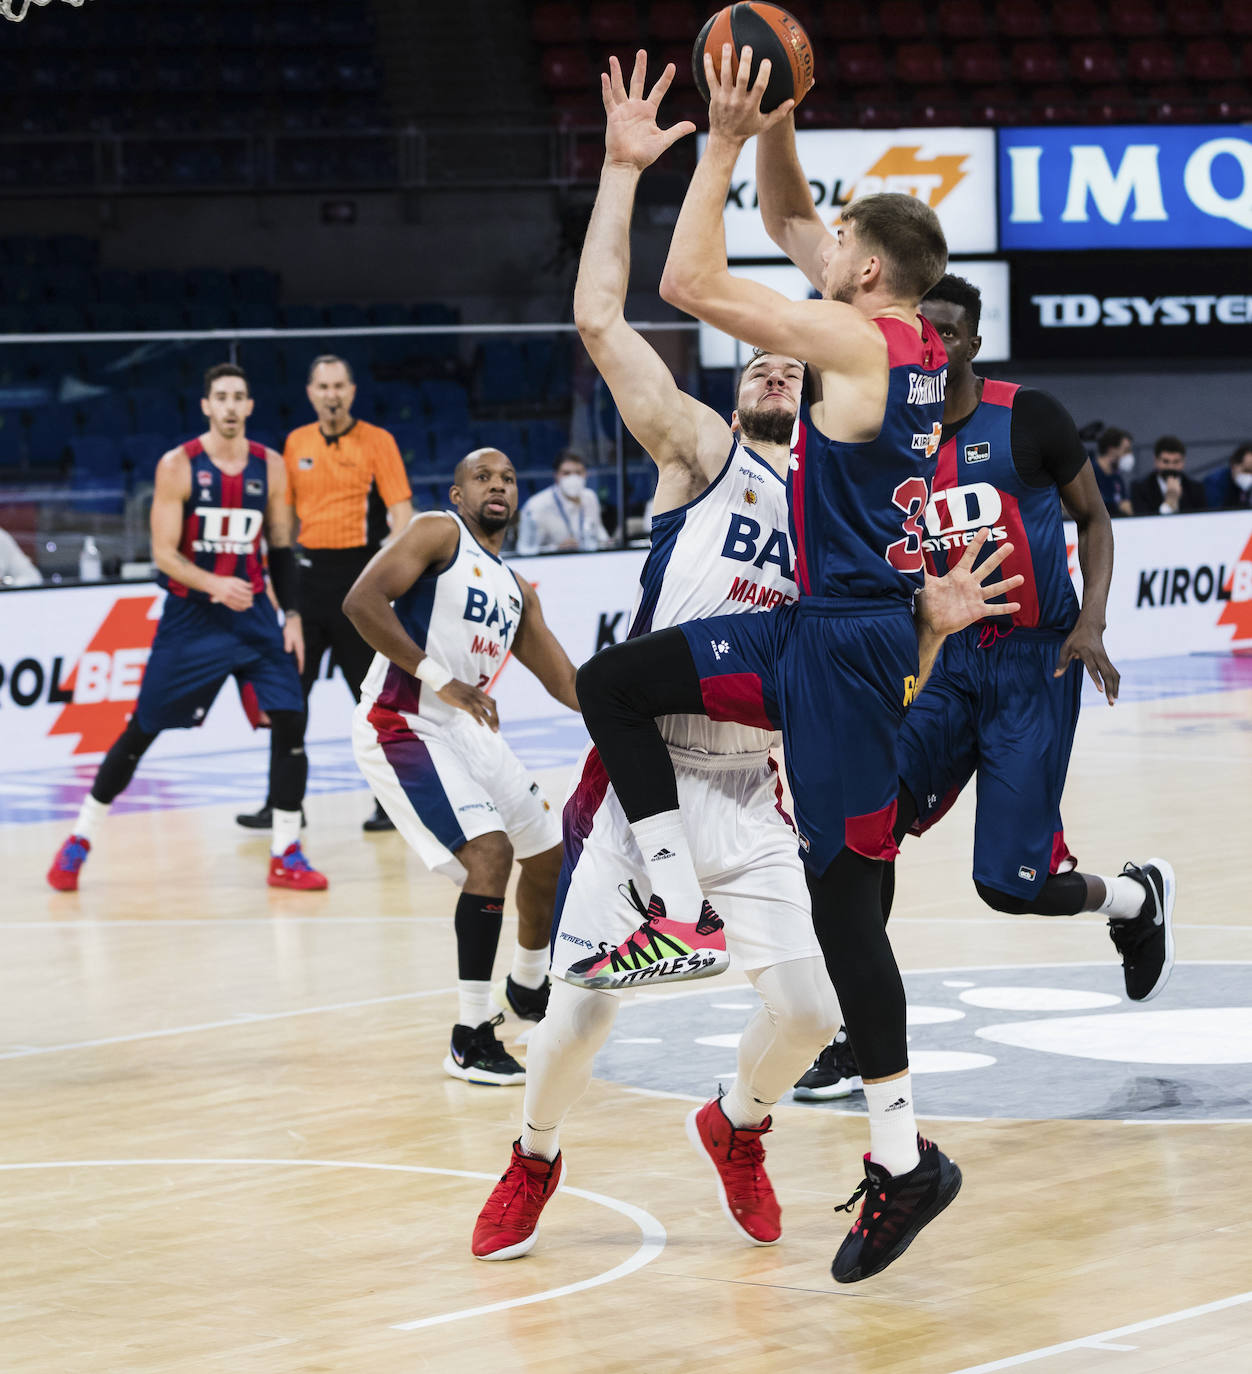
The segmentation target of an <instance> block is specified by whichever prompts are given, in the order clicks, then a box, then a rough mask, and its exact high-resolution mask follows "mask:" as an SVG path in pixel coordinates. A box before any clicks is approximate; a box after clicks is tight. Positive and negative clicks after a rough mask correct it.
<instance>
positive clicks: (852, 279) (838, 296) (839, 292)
mask: <svg viewBox="0 0 1252 1374" xmlns="http://www.w3.org/2000/svg"><path fill="white" fill-rule="evenodd" d="M830 299H831V300H832V301H842V302H843V304H844V305H851V304H852V302H853V301H855V300H856V273H854V272H849V273H848V275H847V276H846V277H844V279H843V280H842V281H841V282H840V283H839V285H838V286H836V287H835V289H834V291H833V292H832V293H831V297H830Z"/></svg>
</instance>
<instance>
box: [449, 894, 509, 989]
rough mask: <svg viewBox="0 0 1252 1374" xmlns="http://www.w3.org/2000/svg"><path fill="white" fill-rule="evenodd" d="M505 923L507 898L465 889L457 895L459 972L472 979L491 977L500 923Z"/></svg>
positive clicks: (474, 981)
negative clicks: (480, 894)
mask: <svg viewBox="0 0 1252 1374" xmlns="http://www.w3.org/2000/svg"><path fill="white" fill-rule="evenodd" d="M503 924H504V898H503V896H500V897H480V896H478V895H477V894H475V893H471V892H462V893H461V895H460V897H458V898H457V904H456V917H455V919H454V926H455V929H456V976H457V977H458V978H460V979H462V980H463V981H465V982H469V983H487V982H490V981H491V967H492V965H493V964H494V963H495V961H496V947H497V946H498V945H499V943H500V927H501V926H502V925H503Z"/></svg>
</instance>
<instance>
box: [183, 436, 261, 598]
mask: <svg viewBox="0 0 1252 1374" xmlns="http://www.w3.org/2000/svg"><path fill="white" fill-rule="evenodd" d="M183 451H184V452H185V453H186V455H187V457H188V458H190V459H191V495H190V496H188V498H187V499H186V501H184V502H183V537H182V539H181V540H180V541H179V545H178V551H179V553H181V554H182V555H183V557H184V558H189V559H190V560H191V561H192V562H193V563H194V564H195V565H196V566H197V567H199V568H203V569H204V570H205V572H211V573H216V574H217V575H218V577H239V578H242V579H243V581H245V582H248V583H251V585H252V590H253V592H254V593H255V594H256V595H258V596H260V595H262V594H263V593H264V591H265V561H264V559H263V558H262V556H261V536H262V533H263V531H264V529H265V503H266V501H267V500H268V499H269V467H268V464H267V462H266V457H265V445H264V444H253V443H249V445H248V466H247V467H246V468H244V469H243V471H242V472H233V473H227V472H223V471H222V470H221V468H219V467H218V466H217V464H216V463H214V462H213V460H212V459H211V458H210V457H209V455H208V454H207V453H206V452H205V449H204V445H203V444H202V443H201V442H200V440H199V439H189V440H188V441H187V442H186V443H185V444H184V445H183ZM157 581H158V582H159V583H160V584H161V586H162V587H166V588H168V590H169V592H170V594H171V595H173V596H185V597H189V598H191V599H192V600H193V601H208V600H209V599H210V598H209V596H208V594H207V593H205V592H201V591H196V590H195V589H194V588H191V587H186V586H184V585H183V584H182V583H181V582H178V581H176V580H175V579H174V578H171V577H167V576H166V575H165V574H164V573H161V574H159V575H158V577H157Z"/></svg>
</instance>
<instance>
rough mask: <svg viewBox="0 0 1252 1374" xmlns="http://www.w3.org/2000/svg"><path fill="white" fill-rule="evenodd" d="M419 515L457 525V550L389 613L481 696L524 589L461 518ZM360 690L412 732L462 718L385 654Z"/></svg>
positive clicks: (508, 640) (508, 641)
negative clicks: (446, 563)
mask: <svg viewBox="0 0 1252 1374" xmlns="http://www.w3.org/2000/svg"><path fill="white" fill-rule="evenodd" d="M419 518H421V519H431V520H443V519H452V520H455V521H456V526H457V533H458V535H459V536H460V537H459V540H458V542H457V550H456V553H455V555H454V556H453V559H452V562H451V563H449V564H448V565H447V566H446V567H445V568H443V569H442V570H439V569H435V568H429V569H427V571H426V572H425V573H423V574H422V576H421V577H419V578H418V579H417V581H416V582H415V583H414V584H413V585H412V586H411V587H410V588H409V590H408V591H407V592H405V593H404V595H403V596H399V597H397V598H396V600H395V602H394V603H393V608H394V610H395V613H396V615H397V616H399V618H400V623H401V624H402V625H403V626H404V628H405V630H407V631H408V633H409V634H410V635H411V636H412V638H413V641H414V643H416V644H417V645H418V647H419V648H421V649H424V650H425V651H426V653H428V654H429V655H430V656H431V658H433V659H434V660H435V661H436V662H437V663H441V664H442V665H443V666H444V667H445V668H447V670H448V671H449V672H450V673H451V674H452V676H453V677H454V678H458V679H459V680H460V681H461V682H467V683H469V685H470V686H471V687H478V688H480V689H481V690H483V691H486V690H487V687H488V685H489V684H490V682H491V680H492V679H493V678H494V677H495V676H496V674H497V673H498V672H499V671H500V669H501V668H502V667H503V665H504V660H505V657H506V656H507V654H508V652H509V650H510V648H511V647H512V645H513V637H514V635H515V634H516V633H517V626H518V622H519V621H520V620H521V618H522V589H521V586H520V585H519V583H518V581H517V578H516V577H515V576H514V575H513V573H512V572H511V571H510V570H509V569H508V568H507V567H506V566H505V565H504V564H503V563H502V562H501V561H500V559H499V558H498V557H497V556H496V555H495V554H494V553H489V552H488V551H487V550H486V549H484V548H483V546H482V545H481V544H479V543H478V541H477V540H476V539H475V538H474V536H473V535H472V534H471V533H470V532H469V530H468V529H467V528H466V526H465V524H464V522H463V521H462V520H461V518H460V517H459V516H457V515H453V514H451V513H446V514H445V513H440V514H434V513H432V514H430V515H427V516H421V517H419ZM361 692H362V695H364V696H368V697H370V698H371V699H372V700H373V701H375V702H377V704H378V705H379V706H382V707H386V708H389V709H390V710H393V711H398V712H399V713H400V714H401V715H402V716H404V718H405V719H406V720H407V721H408V723H409V724H410V725H411V726H412V727H413V728H414V729H418V728H419V727H422V726H437V725H441V724H444V723H445V722H447V721H449V720H451V719H452V718H453V717H456V716H462V715H464V712H463V711H460V710H458V709H457V708H456V707H455V706H449V705H447V703H446V702H443V701H441V700H440V699H439V697H438V696H437V695H436V693H434V692H432V691H431V689H430V688H429V687H428V686H426V684H425V683H423V682H421V681H419V680H418V679H417V678H415V677H414V676H413V675H412V673H409V672H406V671H405V670H404V669H403V668H399V667H397V666H396V664H394V663H392V662H391V661H390V659H387V658H385V657H384V656H383V655H382V654H375V655H374V662H373V663H372V664H371V665H370V670H369V672H368V673H367V674H366V677H365V681H364V682H363V683H362V684H361Z"/></svg>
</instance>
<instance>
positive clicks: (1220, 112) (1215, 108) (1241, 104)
mask: <svg viewBox="0 0 1252 1374" xmlns="http://www.w3.org/2000/svg"><path fill="white" fill-rule="evenodd" d="M1205 94H1206V95H1207V97H1208V103H1207V105H1206V107H1205V117H1206V118H1208V119H1229V120H1240V121H1244V122H1246V121H1249V120H1252V89H1249V87H1248V85H1247V83H1246V82H1244V81H1231V82H1229V83H1227V84H1226V85H1224V86H1210V87H1209V89H1208V90H1207V92H1206V93H1205Z"/></svg>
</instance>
